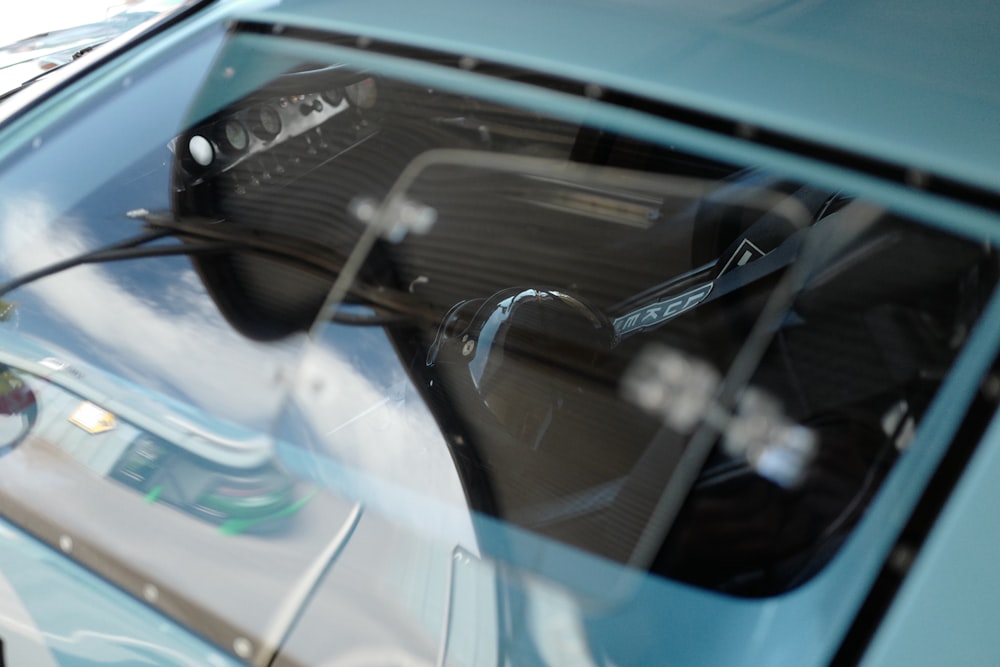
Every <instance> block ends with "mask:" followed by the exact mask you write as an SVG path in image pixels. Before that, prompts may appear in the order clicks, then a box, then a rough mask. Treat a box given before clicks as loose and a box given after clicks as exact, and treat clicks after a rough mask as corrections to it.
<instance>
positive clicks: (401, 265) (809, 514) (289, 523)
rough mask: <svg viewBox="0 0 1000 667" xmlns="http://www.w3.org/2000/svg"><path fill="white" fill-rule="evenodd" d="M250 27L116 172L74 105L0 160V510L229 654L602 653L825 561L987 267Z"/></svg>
mask: <svg viewBox="0 0 1000 667" xmlns="http://www.w3.org/2000/svg"><path fill="white" fill-rule="evenodd" d="M254 39H256V38H253V39H249V41H244V39H243V38H241V37H240V36H237V37H236V38H234V40H233V42H232V43H231V44H230V46H229V48H227V49H225V50H224V51H223V52H222V53H221V54H220V55H219V57H218V59H217V60H216V62H215V65H214V66H213V69H212V70H211V71H210V72H209V73H208V75H207V77H206V78H205V83H204V85H203V86H202V88H201V89H200V92H199V91H198V90H196V88H197V85H198V84H197V83H195V82H197V81H200V80H201V71H200V70H199V71H198V76H180V73H178V72H172V73H170V76H167V77H166V78H167V79H169V80H170V81H173V82H175V83H176V82H178V81H187V82H188V83H187V84H186V85H187V88H186V90H187V91H188V97H187V98H186V99H185V100H184V101H183V102H177V101H173V102H171V104H172V105H173V106H171V107H169V108H165V109H157V110H156V113H158V114H161V115H162V116H163V119H165V120H164V126H168V127H169V128H170V130H169V132H167V131H161V132H160V135H162V136H159V135H158V136H155V137H150V136H142V137H138V135H136V136H133V137H132V139H134V140H136V141H135V142H133V143H129V144H128V145H127V146H126V144H125V143H123V144H122V146H120V147H119V148H118V150H121V151H122V152H123V157H122V159H121V160H119V161H117V162H115V161H111V160H109V161H108V163H109V164H112V163H113V164H114V165H115V166H114V167H113V168H110V167H109V168H108V169H107V170H104V171H101V170H97V169H95V170H94V173H89V172H88V173H85V174H83V175H81V176H80V178H79V179H78V180H74V179H71V178H69V177H68V176H69V175H74V174H73V173H72V172H71V171H70V170H69V168H68V167H67V166H66V165H64V164H62V163H61V162H60V161H59V156H60V155H61V154H62V151H65V150H68V149H69V148H73V147H75V146H78V145H82V144H81V142H84V139H80V138H79V135H78V134H77V133H76V132H66V133H63V134H60V133H58V132H53V133H52V136H51V137H49V136H46V140H45V141H44V142H41V143H40V144H38V145H35V146H32V148H31V150H30V151H29V152H28V153H26V155H28V157H25V158H24V160H25V161H26V162H25V164H26V165H27V166H26V167H25V169H24V170H23V171H22V170H12V171H10V172H5V174H4V175H3V180H0V192H2V193H4V194H5V195H9V196H5V198H4V210H3V215H2V216H0V247H2V248H3V252H4V258H3V259H4V261H3V266H2V270H3V278H4V280H5V281H6V282H5V285H6V286H7V287H8V288H9V292H5V293H3V294H0V298H2V299H3V302H2V303H0V364H2V366H0V454H2V457H0V488H2V489H4V491H3V493H2V494H0V495H3V496H4V501H5V504H7V505H9V506H10V507H9V509H6V510H5V513H6V514H7V515H9V516H10V517H12V518H13V519H14V520H16V521H18V522H20V523H23V524H25V525H31V526H33V532H35V533H36V534H38V535H39V536H40V537H41V538H42V539H43V540H45V541H46V542H48V543H49V544H52V545H54V546H55V547H56V548H59V549H60V550H61V551H62V552H63V553H66V554H70V555H72V556H73V557H74V558H77V559H78V560H80V562H82V563H85V564H86V565H87V566H88V567H91V568H93V569H94V570H96V571H97V572H99V573H100V574H102V575H103V576H106V577H108V578H109V579H112V580H113V581H115V583H116V584H118V585H120V586H122V587H123V588H124V589H125V590H128V591H129V592H131V593H132V594H133V595H136V596H137V597H142V598H143V599H145V600H146V601H147V602H149V603H150V604H158V605H162V608H163V609H164V610H165V612H166V613H168V614H170V615H172V616H173V617H177V618H183V619H185V622H186V623H190V624H193V625H197V626H198V627H199V628H204V630H203V632H204V634H205V635H206V636H207V637H208V638H209V639H211V640H212V641H213V642H216V643H217V644H218V645H220V646H225V647H227V649H226V650H230V648H229V647H232V648H231V651H232V652H233V654H234V655H235V656H237V657H238V658H240V659H242V660H252V661H254V662H256V663H259V664H269V663H271V662H272V659H274V658H275V656H276V655H278V654H279V653H281V652H286V654H287V655H291V656H292V657H291V658H289V660H293V661H297V662H300V663H310V662H317V663H318V662H323V661H332V660H334V658H335V657H340V658H343V659H345V660H347V659H354V658H356V657H357V656H367V657H371V656H372V655H375V656H382V657H385V656H391V657H392V658H393V659H396V658H399V657H400V656H405V657H406V658H407V659H410V660H411V662H414V663H422V662H437V663H438V664H452V663H454V664H482V663H483V662H493V663H496V662H498V661H499V660H500V658H498V656H499V655H500V654H502V653H503V652H504V651H507V652H509V655H510V656H513V657H512V658H511V662H518V659H520V658H524V660H525V661H527V662H538V661H540V660H541V658H539V656H546V658H545V659H546V660H548V661H550V662H552V663H555V664H560V663H562V664H569V663H572V664H586V663H587V661H588V660H590V661H591V662H593V663H594V664H601V663H600V659H599V658H600V656H599V654H598V653H599V652H598V653H594V654H593V655H591V653H590V649H589V648H588V643H587V642H590V641H593V640H592V639H591V638H590V637H587V636H585V635H586V634H587V633H588V632H589V631H591V630H592V629H593V626H594V624H599V623H600V622H601V621H602V620H604V619H606V618H613V617H614V614H621V615H622V617H623V618H631V619H633V620H634V619H635V618H636V617H639V616H644V615H645V612H646V611H648V609H646V608H644V607H643V604H646V603H645V602H636V601H637V600H642V599H644V598H642V596H641V595H640V594H638V593H636V594H635V595H633V593H634V592H635V591H637V590H640V589H641V591H643V595H647V596H650V597H652V598H654V601H655V604H654V606H656V605H658V604H660V603H661V602H663V601H664V600H666V599H668V598H670V599H673V598H672V596H677V595H680V596H683V595H684V594H685V593H682V592H681V591H688V593H687V594H688V595H690V594H691V593H690V591H689V590H688V588H690V587H688V586H680V585H678V584H677V583H676V581H681V582H684V583H685V584H693V585H694V586H697V587H701V588H703V589H704V588H707V589H711V590H713V591H719V592H724V593H728V594H732V595H738V596H746V597H762V596H773V595H777V594H780V593H783V592H786V591H789V590H791V589H793V588H795V587H797V586H799V585H801V584H803V583H804V582H805V581H807V580H809V579H810V578H811V577H814V576H816V575H817V573H819V572H821V571H822V570H823V568H824V567H826V565H827V564H828V563H829V562H830V561H831V559H834V558H836V555H837V552H838V548H839V547H840V545H841V544H843V543H844V541H845V540H846V538H847V536H848V535H850V533H851V531H852V530H853V529H854V527H855V526H856V525H857V524H858V522H859V521H861V520H862V518H863V516H864V513H865V511H866V509H867V508H868V507H869V505H870V503H871V502H872V499H873V498H874V497H875V495H876V493H877V491H878V489H879V485H880V483H881V482H882V480H883V479H884V478H885V477H886V475H888V474H889V472H890V471H891V470H892V467H893V465H894V463H895V462H896V461H897V460H898V459H899V458H900V457H901V456H903V455H904V453H905V452H906V451H907V450H908V449H909V448H910V447H911V446H915V445H914V443H915V442H916V440H914V437H915V436H914V433H915V432H916V428H917V426H918V425H919V423H920V420H921V419H922V418H923V416H924V414H925V413H926V411H927V409H928V406H929V405H930V404H931V402H932V401H933V400H934V397H935V395H936V393H937V391H938V390H939V387H940V383H941V381H942V378H944V377H945V375H946V373H947V372H948V369H949V367H950V365H951V363H952V361H953V360H954V358H955V356H956V355H957V354H958V353H959V351H960V350H961V348H962V346H963V345H964V344H965V342H966V341H967V339H968V335H969V331H970V330H971V328H972V326H973V324H974V323H975V322H976V320H977V318H978V317H979V314H980V312H981V310H982V306H983V304H984V303H985V299H986V297H987V295H988V294H989V293H990V292H991V290H992V289H993V286H994V284H995V282H996V276H997V261H996V260H997V258H996V256H995V253H994V252H993V251H992V250H991V249H988V248H983V247H982V246H981V245H979V244H973V243H969V242H967V241H965V240H963V239H959V238H956V237H954V236H952V235H949V234H945V233H942V232H939V231H935V230H932V229H930V228H927V227H924V226H921V225H918V224H916V223H914V222H912V221H909V220H906V219H903V218H901V217H899V216H898V215H896V214H894V213H893V212H891V211H888V210H884V209H882V208H880V207H878V206H874V205H872V204H869V203H866V202H863V201H859V200H857V199H855V198H854V197H852V196H851V195H850V194H849V193H844V192H839V191H831V190H829V189H825V188H820V187H814V186H811V185H808V184H803V183H800V182H798V181H796V180H795V179H790V178H786V177H783V176H778V175H774V174H769V173H766V172H764V171H763V170H760V169H757V168H754V167H752V166H750V167H745V166H737V165H731V164H725V163H720V162H718V161H716V160H712V159H708V158H705V157H702V156H699V155H693V154H688V153H684V152H681V151H679V150H677V149H675V148H672V147H669V146H666V145H662V144H659V143H655V142H648V141H643V140H639V139H637V138H633V137H630V136H627V135H625V134H622V133H620V132H617V131H614V130H613V129H611V128H602V127H591V126H587V125H580V124H579V123H576V122H570V121H566V120H563V119H560V118H553V117H551V116H547V115H543V114H540V113H536V112H535V111H532V110H530V109H521V108H514V107H511V106H509V105H505V104H500V103H498V102H495V101H490V100H487V99H479V98H476V97H473V96H469V95H467V94H465V93H464V92H463V91H458V92H452V91H449V90H447V89H442V88H440V87H436V86H429V85H426V82H421V81H407V80H402V79H400V78H394V77H392V76H388V75H385V74H384V73H382V72H378V71H373V70H372V69H370V68H361V67H351V66H349V65H347V64H343V63H341V62H339V61H336V60H323V59H322V58H321V57H320V56H322V55H323V54H324V53H325V51H324V50H323V49H322V48H321V47H316V48H315V49H312V50H310V49H307V48H306V47H304V46H303V45H301V44H298V45H292V46H289V47H288V48H287V49H284V48H283V47H282V45H284V44H285V42H283V41H282V40H281V39H274V40H273V41H271V38H269V39H268V40H265V42H266V43H267V48H266V49H264V48H258V47H260V44H261V43H260V41H254ZM251 47H254V48H251ZM269 49H273V50H274V53H271V51H270V50H269ZM306 51H308V53H305V52H306ZM303 54H304V55H303ZM270 56H274V57H273V58H271V57H270ZM300 56H302V57H300ZM305 56H308V57H305ZM246 58H252V59H258V60H259V59H263V60H266V62H267V68H266V69H267V72H269V73H268V74H267V75H266V76H265V75H263V74H262V72H264V70H265V68H264V67H263V66H261V67H250V66H245V65H246V61H245V59H246ZM252 62H257V60H253V61H252ZM282 69H284V70H286V71H281V70H282ZM181 73H183V72H181ZM272 73H273V74H274V75H273V76H272V75H271V74H272ZM187 74H190V73H187ZM164 76H166V75H164ZM155 82H156V77H151V78H150V79H149V80H144V79H142V77H139V78H137V79H136V81H135V83H134V84H131V83H130V86H134V88H135V89H141V90H142V91H144V92H143V94H152V93H153V92H155V91H156V90H158V89H160V87H159V86H154V85H153V84H154V83H155ZM167 88H169V87H164V89H167ZM170 89H171V90H173V89H172V88H170ZM133 94H135V93H134V91H133V90H132V89H129V90H128V91H127V92H125V93H121V95H123V96H128V95H133ZM136 99H141V96H138V97H137V98H136ZM96 109H97V111H99V112H100V113H91V114H89V115H88V114H84V115H83V116H82V120H81V121H80V122H81V123H84V127H91V125H89V124H90V123H96V124H97V125H100V123H98V121H97V120H95V118H97V117H101V116H102V115H103V114H104V113H110V111H109V110H108V109H107V108H103V107H96ZM92 111H93V110H92ZM181 119H189V120H183V121H182V120H181ZM167 121H169V122H167ZM151 125H153V126H156V127H159V124H158V123H152V124H151ZM91 129H93V128H91ZM130 131H131V130H130ZM140 138H141V139H142V141H141V142H140V141H138V139H140ZM88 140H89V139H88ZM84 143H85V142H84ZM126 143H127V142H126ZM140 144H141V145H140ZM26 150H27V149H26ZM46 160H49V161H50V162H46ZM29 167H30V168H29ZM32 169H36V170H40V171H38V172H37V173H36V172H35V171H32ZM59 169H62V171H58V170H59ZM50 172H53V173H54V172H58V175H61V176H65V177H66V178H62V177H60V178H54V177H51V178H50V176H51V175H52V174H50ZM38 174H45V175H46V178H44V179H43V178H40V177H38ZM25 470H30V471H31V475H27V476H26V475H24V474H23V472H24V471H25ZM248 581H251V582H253V586H249V585H248V584H247V582H248ZM626 581H627V582H628V583H629V585H628V586H626V585H624V582H626ZM150 587H152V588H150ZM251 588H253V590H250V589H251ZM149 591H153V593H150V592H149ZM665 591H669V592H670V594H669V595H668V594H667V593H665ZM650 604H652V603H650ZM664 604H666V603H665V602H664ZM656 608H657V609H659V607H656ZM386 609H390V610H392V613H391V614H387V613H385V610H386ZM470 609H471V610H473V611H471V612H470V611H469V610H470ZM348 610H349V612H350V613H348ZM588 615H589V616H588ZM653 617H655V615H653ZM552 618H555V619H557V621H558V624H562V625H561V626H560V627H563V628H570V630H568V631H567V633H568V635H569V636H570V638H571V641H568V642H567V643H566V644H565V646H563V648H559V645H560V644H559V642H555V641H550V639H548V638H549V637H551V634H552V633H549V632H547V631H544V630H545V629H547V628H551V627H553V624H555V623H556V622H555V621H552V620H551V619H552ZM331 619H334V620H335V621H336V623H333V622H332V621H331ZM331 626H336V627H343V628H347V629H348V630H344V631H343V632H341V633H339V634H333V633H331V632H330V630H329V628H330V627H331ZM387 628H388V629H387ZM200 631H201V630H200ZM654 634H655V633H654ZM651 636H652V634H651ZM657 636H658V635H657ZM649 641H650V642H653V644H641V642H640V644H641V646H643V647H647V646H651V645H652V646H655V642H656V641H659V640H649ZM601 649H602V650H604V651H606V655H610V654H611V653H612V651H611V648H610V645H609V646H604V647H601ZM636 650H637V651H639V650H640V649H639V648H636ZM650 650H653V649H650ZM331 656H333V657H331ZM591 658H593V660H591ZM401 661H402V660H401ZM606 662H608V663H609V664H610V663H611V662H614V660H612V659H611V658H608V660H606ZM275 664H281V663H280V662H277V663H275Z"/></svg>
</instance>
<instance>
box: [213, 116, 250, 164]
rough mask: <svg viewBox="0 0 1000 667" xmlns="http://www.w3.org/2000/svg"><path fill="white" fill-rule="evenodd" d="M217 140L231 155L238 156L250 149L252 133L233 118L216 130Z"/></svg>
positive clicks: (225, 121)
mask: <svg viewBox="0 0 1000 667" xmlns="http://www.w3.org/2000/svg"><path fill="white" fill-rule="evenodd" d="M216 140H217V142H218V144H219V146H220V147H221V148H222V150H223V151H224V152H226V153H229V154H230V155H238V154H240V153H243V152H244V151H246V149H247V148H249V147H250V133H249V132H247V128H246V127H245V126H244V125H243V123H241V122H239V121H238V120H235V119H233V118H230V119H227V120H224V121H222V123H221V124H220V125H219V126H218V127H217V128H216Z"/></svg>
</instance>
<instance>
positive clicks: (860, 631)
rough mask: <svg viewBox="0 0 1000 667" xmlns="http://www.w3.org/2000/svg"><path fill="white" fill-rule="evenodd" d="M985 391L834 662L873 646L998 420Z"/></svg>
mask: <svg viewBox="0 0 1000 667" xmlns="http://www.w3.org/2000/svg"><path fill="white" fill-rule="evenodd" d="M994 368H995V367H994ZM987 377H994V376H993V375H992V374H991V375H989V376H987ZM983 393H984V392H980V393H979V394H977V396H976V398H975V399H974V400H973V402H972V404H971V405H970V406H969V409H968V411H967V412H966V414H965V417H964V419H963V420H962V425H961V427H960V428H959V430H958V433H956V434H955V437H954V439H953V440H952V443H951V446H950V447H949V448H948V450H947V451H946V452H945V455H944V457H943V458H942V459H941V462H940V463H939V464H938V467H937V470H935V472H934V475H933V476H932V477H931V480H930V483H928V485H927V487H926V488H925V489H924V492H923V495H922V496H921V497H920V500H919V501H918V502H917V504H916V506H915V507H914V508H913V512H912V513H911V514H910V518H909V519H908V520H907V522H906V525H905V526H904V527H903V530H902V532H901V533H900V534H899V537H898V538H897V539H896V542H895V544H894V545H893V547H892V550H891V551H890V552H889V557H888V558H887V559H886V561H885V563H883V565H882V569H881V570H880V571H879V574H878V577H877V578H876V579H875V583H874V584H873V585H872V588H871V590H870V591H869V592H868V597H867V598H866V599H865V601H864V603H863V604H862V606H861V609H860V610H859V611H858V614H857V615H856V616H855V617H854V622H853V623H852V625H851V627H850V629H849V630H848V631H847V634H846V635H845V637H844V640H843V642H842V643H841V645H840V648H839V649H838V651H837V653H836V655H835V656H834V658H833V660H832V661H831V663H830V664H831V665H834V666H836V667H840V666H841V665H845V666H846V665H857V664H858V663H859V662H860V661H861V659H862V658H863V657H864V655H865V652H866V651H867V650H868V647H869V646H870V644H871V641H872V639H873V638H874V636H875V633H876V632H877V631H878V628H879V626H880V625H881V623H882V620H883V619H884V617H885V615H886V613H887V612H888V610H889V607H890V606H891V605H892V602H893V600H894V599H895V597H896V593H897V592H898V591H899V588H900V587H901V586H902V584H903V580H904V579H905V578H906V575H907V574H908V573H909V570H910V566H911V565H912V564H913V561H914V560H915V558H916V556H917V554H918V553H919V551H920V549H921V547H922V546H923V544H924V541H925V540H926V539H927V536H928V534H929V533H930V531H931V528H932V527H933V526H934V524H935V523H936V521H937V518H938V515H939V514H940V513H941V511H942V510H943V509H944V506H945V504H946V503H947V501H948V498H949V497H950V496H951V493H952V491H953V490H954V488H955V486H956V485H957V484H958V481H959V479H960V478H961V477H962V474H963V473H964V472H965V468H966V466H967V465H968V463H969V460H970V459H971V458H972V455H973V453H974V452H975V450H976V448H977V446H978V445H979V442H980V440H981V439H982V436H983V434H984V433H985V432H986V429H987V427H988V426H989V424H990V423H991V421H992V420H993V416H994V414H995V412H996V409H997V401H996V399H995V398H988V397H984V395H983Z"/></svg>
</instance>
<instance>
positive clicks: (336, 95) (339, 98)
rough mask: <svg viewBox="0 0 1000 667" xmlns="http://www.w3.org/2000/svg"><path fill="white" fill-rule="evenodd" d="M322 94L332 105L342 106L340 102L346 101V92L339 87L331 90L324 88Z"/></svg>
mask: <svg viewBox="0 0 1000 667" xmlns="http://www.w3.org/2000/svg"><path fill="white" fill-rule="evenodd" d="M320 95H322V96H323V99H324V100H326V101H327V102H328V103H329V104H330V105H331V106H334V107H336V106H340V103H341V102H343V101H344V93H343V91H341V90H340V89H339V88H331V89H329V90H324V91H323V92H322V93H320Z"/></svg>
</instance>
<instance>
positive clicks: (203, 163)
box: [188, 134, 215, 167]
mask: <svg viewBox="0 0 1000 667" xmlns="http://www.w3.org/2000/svg"><path fill="white" fill-rule="evenodd" d="M188 155H190V156H191V160H193V161H194V163H195V164H196V165H198V166H199V167H207V166H209V165H210V164H212V162H213V161H214V160H215V149H214V148H213V147H212V142H211V141H209V140H208V139H206V138H205V137H203V136H201V135H200V134H196V135H194V136H193V137H191V138H190V139H189V140H188Z"/></svg>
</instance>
